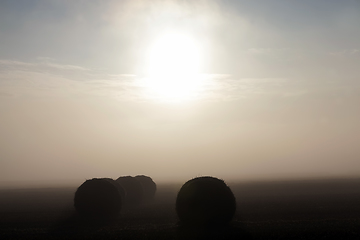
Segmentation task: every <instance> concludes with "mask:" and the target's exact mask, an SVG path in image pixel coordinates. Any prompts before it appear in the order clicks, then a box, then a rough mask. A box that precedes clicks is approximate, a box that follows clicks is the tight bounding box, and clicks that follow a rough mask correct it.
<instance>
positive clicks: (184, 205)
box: [176, 177, 236, 226]
mask: <svg viewBox="0 0 360 240" xmlns="http://www.w3.org/2000/svg"><path fill="white" fill-rule="evenodd" d="M235 210H236V200H235V197H234V194H233V193H232V191H231V189H230V188H229V187H228V186H227V185H226V183H225V182H224V181H223V180H220V179H218V178H214V177H198V178H194V179H191V180H189V181H187V182H186V183H185V184H184V185H183V186H182V187H181V189H180V191H179V193H178V195H177V199H176V213H177V215H178V217H179V219H180V222H181V223H182V224H184V225H191V226H215V225H223V224H226V223H228V222H229V221H231V219H232V218H233V216H234V214H235Z"/></svg>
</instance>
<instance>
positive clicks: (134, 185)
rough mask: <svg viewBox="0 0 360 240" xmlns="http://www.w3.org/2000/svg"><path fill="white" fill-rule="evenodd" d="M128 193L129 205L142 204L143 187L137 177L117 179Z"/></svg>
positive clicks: (126, 201)
mask: <svg viewBox="0 0 360 240" xmlns="http://www.w3.org/2000/svg"><path fill="white" fill-rule="evenodd" d="M116 182H118V183H119V184H120V185H121V186H122V187H123V188H124V189H125V191H126V197H125V203H126V204H128V205H136V204H139V203H141V201H142V200H143V196H144V190H143V186H142V185H141V183H140V181H139V180H137V179H136V178H135V177H131V176H122V177H119V178H118V179H116Z"/></svg>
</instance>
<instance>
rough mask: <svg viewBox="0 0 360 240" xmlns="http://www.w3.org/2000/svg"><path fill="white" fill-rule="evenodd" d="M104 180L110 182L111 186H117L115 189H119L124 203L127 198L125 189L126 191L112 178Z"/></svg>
mask: <svg viewBox="0 0 360 240" xmlns="http://www.w3.org/2000/svg"><path fill="white" fill-rule="evenodd" d="M103 179H105V180H107V181H110V182H111V184H114V185H115V187H116V188H117V190H118V191H119V193H120V196H121V199H122V200H123V201H124V199H125V198H126V191H125V189H124V188H123V187H122V186H121V185H120V184H119V183H118V182H117V181H115V180H114V179H112V178H103Z"/></svg>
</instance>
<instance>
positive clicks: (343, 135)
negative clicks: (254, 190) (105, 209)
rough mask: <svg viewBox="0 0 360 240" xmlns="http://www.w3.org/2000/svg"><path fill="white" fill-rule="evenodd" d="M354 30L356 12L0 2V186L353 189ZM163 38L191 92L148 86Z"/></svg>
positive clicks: (356, 115)
mask: <svg viewBox="0 0 360 240" xmlns="http://www.w3.org/2000/svg"><path fill="white" fill-rule="evenodd" d="M359 26H360V2H359V1H357V0H343V1H335V0H326V1H325V0H319V1H310V0H302V1H285V0H272V1H268V0H263V1H241V0H240V1H230V0H229V1H95V0H89V1H81V0H78V1H57V0H52V1H45V0H26V1H25V0H24V1H20V0H19V1H10V0H1V1H0V123H1V124H0V185H2V186H5V185H8V184H15V183H17V184H19V183H21V184H25V183H26V182H27V183H29V182H43V183H46V182H55V181H57V182H61V181H64V182H65V181H70V180H71V181H72V180H79V179H80V180H84V179H89V178H93V177H112V178H117V177H119V176H120V175H137V174H145V175H149V176H152V177H153V178H154V180H156V181H178V180H181V181H183V180H186V179H189V178H191V177H195V176H201V175H213V176H216V177H219V178H223V179H229V180H244V179H245V180H249V179H250V180H258V179H279V178H280V179H283V178H314V177H316V178H317V177H321V178H323V177H359V176H360V148H359V143H360V126H359V123H360V107H359V106H360V27H359ZM168 32H171V33H175V35H174V34H173V35H170V36H171V37H172V38H171V39H175V40H172V41H173V42H172V43H171V44H173V45H171V44H170V45H169V46H170V47H174V46H175V48H176V47H177V44H179V48H181V49H182V50H184V51H185V52H186V51H187V50H188V52H192V51H193V50H191V49H192V48H191V46H193V45H194V46H196V47H194V49H195V50H196V52H198V53H199V56H200V57H199V59H200V60H199V62H200V63H199V66H198V68H197V75H196V76H197V77H196V79H197V80H198V79H201V81H200V80H199V84H198V85H193V83H186V84H185V85H184V84H183V83H178V82H176V81H173V82H170V83H171V84H172V83H174V84H175V87H173V86H172V87H171V86H169V84H168V83H166V84H168V85H166V86H167V90H166V88H165V87H163V86H160V87H159V85H161V84H163V83H162V82H161V81H157V82H156V81H155V80H156V79H155V78H151V77H149V76H148V72H149V71H148V65H149V63H148V62H147V61H148V59H150V61H152V60H151V59H155V60H154V61H158V63H159V64H160V63H164V62H161V61H163V60H161V59H160V60H156V58H151V57H149V56H150V55H149V52H150V50H149V49H152V46H153V45H154V43H156V41H157V39H159V38H160V39H161V36H163V35H164V34H166V33H168ZM173 36H175V37H173ZM176 36H178V39H180V40H177V39H176ZM179 36H180V37H179ZM182 36H185V37H184V38H183V39H185V40H181V39H182ZM186 39H191V41H192V42H190V40H189V44H188V45H181V44H183V42H184V41H185V42H186V41H187V40H186ZM165 40H166V38H165ZM165 40H164V41H165ZM165 43H167V42H165ZM193 43H194V44H193ZM191 44H193V45H191ZM187 46H188V47H187ZM155 49H157V48H155ZM189 49H190V50H189ZM159 51H160V52H159V55H161V54H165V53H166V51H165V50H159ZM161 51H163V52H161ZM164 51H165V53H164ZM155 55H156V52H155ZM194 56H195V55H189V56H187V55H186V56H185V57H184V59H183V62H176V63H177V64H178V65H182V64H185V65H186V63H187V62H189V61H190V60H191V59H192V58H194ZM165 63H166V62H165ZM159 64H158V65H159ZM160 65H161V64H160ZM169 66H170V65H169ZM169 66H168V65H166V66H164V71H167V69H168V68H169ZM171 67H173V66H171ZM191 67H192V66H189V68H191ZM154 68H155V70H156V71H157V74H158V75H159V74H160V75H161V71H160V73H159V66H156V67H154ZM160 69H161V66H160ZM174 69H175V72H174V73H173V74H174V79H177V77H176V76H177V75H179V74H178V73H179V72H181V71H182V70H184V69H185V67H184V68H182V67H180V68H179V67H177V66H175V67H174ZM176 71H179V72H176ZM189 71H190V70H189ZM167 74H168V75H166V79H167V78H172V77H173V76H170V75H169V74H172V73H167ZM181 76H182V75H181ZM153 79H155V80H153ZM194 79H195V78H194ZM197 80H196V81H197ZM184 81H188V80H184ZM191 81H192V80H191ZM194 81H195V80H194ZM194 81H192V82H194ZM200 82H201V84H200ZM160 83H161V84H160ZM184 86H185V87H186V88H187V87H189V89H191V90H189V89H185V90H183V92H180V90H179V91H178V90H177V91H176V92H175V90H174V89H178V88H179V89H180V88H185V87H184ZM154 89H155V90H154ZM159 89H160V90H159ZM164 89H165V93H164ZM172 91H173V92H172ZM173 95H176V97H177V98H176V99H175V98H173V97H174V96H173Z"/></svg>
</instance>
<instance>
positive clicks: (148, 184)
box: [135, 175, 156, 200]
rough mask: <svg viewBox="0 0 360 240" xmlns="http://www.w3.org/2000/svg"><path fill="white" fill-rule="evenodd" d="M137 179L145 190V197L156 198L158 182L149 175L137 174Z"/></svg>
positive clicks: (147, 198)
mask: <svg viewBox="0 0 360 240" xmlns="http://www.w3.org/2000/svg"><path fill="white" fill-rule="evenodd" d="M135 178H136V179H137V180H139V182H140V183H141V185H142V186H143V190H144V199H145V200H151V199H153V198H154V196H155V193H156V183H155V182H154V181H153V180H152V179H151V177H149V176H144V175H137V176H135Z"/></svg>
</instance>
